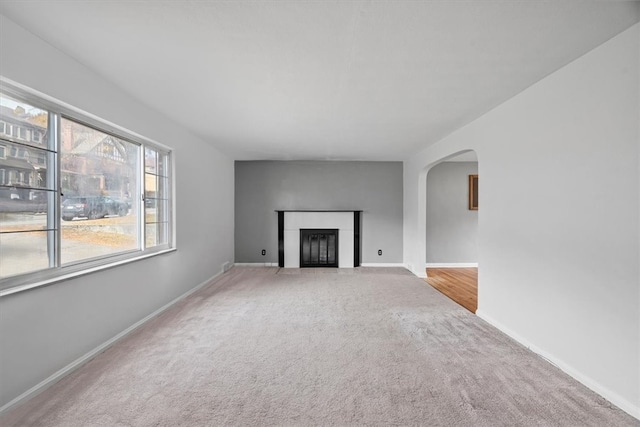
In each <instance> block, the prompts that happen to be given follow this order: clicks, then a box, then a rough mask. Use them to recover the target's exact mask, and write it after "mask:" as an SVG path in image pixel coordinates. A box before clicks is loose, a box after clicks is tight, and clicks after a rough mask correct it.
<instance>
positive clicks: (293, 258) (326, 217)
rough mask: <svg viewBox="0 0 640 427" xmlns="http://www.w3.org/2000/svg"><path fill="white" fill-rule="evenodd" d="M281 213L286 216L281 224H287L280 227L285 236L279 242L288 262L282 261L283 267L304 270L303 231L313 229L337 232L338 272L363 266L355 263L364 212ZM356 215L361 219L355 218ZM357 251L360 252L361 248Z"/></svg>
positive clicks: (282, 235) (282, 234)
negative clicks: (301, 245) (361, 215)
mask: <svg viewBox="0 0 640 427" xmlns="http://www.w3.org/2000/svg"><path fill="white" fill-rule="evenodd" d="M277 212H278V213H279V214H282V216H283V219H280V220H279V221H283V222H284V224H279V227H280V231H279V234H280V233H281V236H279V240H281V242H280V244H281V245H282V244H283V246H284V260H280V264H281V266H283V267H285V268H300V230H301V229H309V228H312V229H337V230H338V268H353V267H354V265H356V264H358V265H359V259H358V260H356V259H355V255H354V253H355V252H354V249H356V248H355V245H356V244H357V242H358V241H359V237H360V231H359V227H360V224H359V223H360V221H359V214H360V212H361V211H354V210H350V211H331V210H326V211H317V210H314V211H311V210H297V211H294V210H291V211H277ZM354 212H355V213H357V214H358V215H354ZM356 218H357V219H356ZM358 246H359V245H358ZM357 250H358V251H359V247H358V248H357ZM358 258H359V257H358ZM282 261H284V263H282ZM282 264H284V265H282Z"/></svg>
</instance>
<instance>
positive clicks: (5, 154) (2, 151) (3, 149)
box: [0, 145, 7, 159]
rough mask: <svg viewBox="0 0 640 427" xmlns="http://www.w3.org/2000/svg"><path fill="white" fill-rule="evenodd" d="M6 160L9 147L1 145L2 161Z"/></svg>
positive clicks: (0, 156) (0, 154) (0, 157)
mask: <svg viewBox="0 0 640 427" xmlns="http://www.w3.org/2000/svg"><path fill="white" fill-rule="evenodd" d="M6 158H7V146H6V145H0V159H6Z"/></svg>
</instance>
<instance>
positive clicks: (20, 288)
mask: <svg viewBox="0 0 640 427" xmlns="http://www.w3.org/2000/svg"><path fill="white" fill-rule="evenodd" d="M175 251H176V248H168V249H162V250H159V251H156V252H152V253H146V254H142V255H137V256H133V257H130V258H124V259H118V260H116V261H112V262H107V263H101V264H99V265H94V266H90V267H87V268H82V269H78V270H75V271H72V272H68V273H63V272H60V273H61V274H59V275H56V276H52V277H49V278H46V279H42V280H37V281H34V282H31V283H24V284H19V285H16V286H11V287H8V288H5V289H0V298H2V297H5V296H7V295H12V294H16V293H19V292H24V291H28V290H30V289H34V288H39V287H42V286H48V285H52V284H54V283H57V282H62V281H64V280H69V279H74V278H76V277H80V276H84V275H87V274H92V273H95V272H98V271H102V270H107V269H110V268H114V267H118V266H120V265H124V264H129V263H131V262H136V261H141V260H143V259H147V258H151V257H155V256H158V255H163V254H166V253H169V252H175ZM103 261H104V260H103Z"/></svg>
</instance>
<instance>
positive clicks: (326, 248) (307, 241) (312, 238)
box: [300, 228, 338, 268]
mask: <svg viewBox="0 0 640 427" xmlns="http://www.w3.org/2000/svg"><path fill="white" fill-rule="evenodd" d="M300 267H336V268H337V267H338V229H327V228H323V229H308V228H307V229H304V228H303V229H300Z"/></svg>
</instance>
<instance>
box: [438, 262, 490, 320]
mask: <svg viewBox="0 0 640 427" xmlns="http://www.w3.org/2000/svg"><path fill="white" fill-rule="evenodd" d="M425 281H426V282H427V283H428V284H430V285H431V286H433V287H434V288H436V289H437V290H438V291H440V292H442V293H443V294H444V295H446V296H448V297H449V298H451V299H452V300H454V301H455V302H457V303H458V304H460V305H461V306H463V307H464V308H466V309H467V310H469V311H470V312H472V313H475V312H476V309H477V308H478V268H476V267H473V268H427V278H426V279H425Z"/></svg>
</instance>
